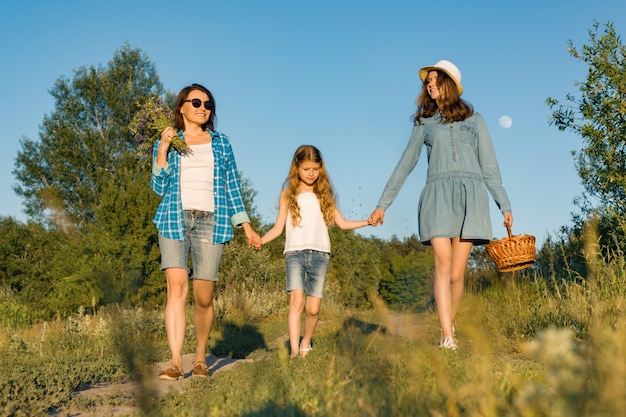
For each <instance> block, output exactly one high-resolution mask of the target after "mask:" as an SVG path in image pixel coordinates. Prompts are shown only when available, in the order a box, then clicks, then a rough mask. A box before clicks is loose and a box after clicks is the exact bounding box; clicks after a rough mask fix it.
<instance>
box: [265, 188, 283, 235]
mask: <svg viewBox="0 0 626 417" xmlns="http://www.w3.org/2000/svg"><path fill="white" fill-rule="evenodd" d="M288 211H289V204H288V202H287V192H286V191H284V190H283V191H282V192H281V193H280V203H279V205H278V216H276V223H274V226H273V227H272V228H271V229H270V230H268V231H267V233H265V235H263V237H262V238H261V244H262V245H265V244H266V243H268V242H271V241H272V240H274V239H276V238H277V237H278V236H280V235H281V234H282V233H283V228H284V227H285V222H286V221H287V212H288Z"/></svg>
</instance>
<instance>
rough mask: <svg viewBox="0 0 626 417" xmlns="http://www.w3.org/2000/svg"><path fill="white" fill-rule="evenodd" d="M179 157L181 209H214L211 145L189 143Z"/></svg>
mask: <svg viewBox="0 0 626 417" xmlns="http://www.w3.org/2000/svg"><path fill="white" fill-rule="evenodd" d="M189 148H190V149H191V153H189V154H187V155H184V156H183V157H182V158H181V159H180V192H181V200H182V203H183V210H191V209H195V210H201V211H214V210H215V201H214V200H213V164H214V160H213V145H212V144H211V143H205V144H202V145H190V146H189Z"/></svg>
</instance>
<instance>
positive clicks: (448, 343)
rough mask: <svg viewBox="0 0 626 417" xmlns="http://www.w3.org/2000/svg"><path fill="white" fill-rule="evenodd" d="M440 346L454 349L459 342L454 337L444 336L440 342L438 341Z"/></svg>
mask: <svg viewBox="0 0 626 417" xmlns="http://www.w3.org/2000/svg"><path fill="white" fill-rule="evenodd" d="M439 347H440V348H445V349H451V350H456V348H457V347H459V342H457V340H456V339H455V338H454V337H450V336H448V337H446V338H444V339H443V341H442V342H441V343H439Z"/></svg>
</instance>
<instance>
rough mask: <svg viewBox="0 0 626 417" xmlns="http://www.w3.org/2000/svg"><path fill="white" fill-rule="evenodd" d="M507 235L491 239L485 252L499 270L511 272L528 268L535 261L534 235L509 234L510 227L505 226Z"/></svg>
mask: <svg viewBox="0 0 626 417" xmlns="http://www.w3.org/2000/svg"><path fill="white" fill-rule="evenodd" d="M506 230H507V232H508V234H509V237H508V238H507V237H505V238H504V239H501V240H492V241H491V242H489V244H488V245H487V253H488V254H489V256H490V257H491V259H492V260H493V261H494V262H495V263H496V265H497V266H498V270H499V271H500V272H512V271H518V270H520V269H524V268H528V267H529V266H531V265H532V264H534V263H535V237H534V236H531V235H517V236H513V235H512V234H511V227H510V226H506Z"/></svg>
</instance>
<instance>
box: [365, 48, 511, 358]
mask: <svg viewBox="0 0 626 417" xmlns="http://www.w3.org/2000/svg"><path fill="white" fill-rule="evenodd" d="M419 76H420V79H421V80H422V90H421V93H420V95H419V97H418V98H417V111H416V113H415V115H414V116H413V121H414V126H413V131H412V133H411V137H410V138H409V142H408V144H407V145H406V148H405V150H404V153H403V154H402V157H401V158H400V161H399V162H398V165H397V166H396V168H395V170H394V171H393V174H391V177H390V178H389V180H388V181H387V185H386V186H385V189H384V191H383V193H382V195H381V197H380V199H379V200H378V204H377V207H376V209H375V210H374V212H373V213H372V214H371V216H370V218H369V220H370V223H371V224H378V222H380V223H381V224H382V223H383V219H384V217H385V210H387V208H388V207H389V206H390V205H391V203H392V202H393V201H394V199H395V198H396V196H397V195H398V193H399V192H400V189H401V188H402V185H403V184H404V182H405V180H406V178H407V177H408V175H409V174H410V173H411V171H412V170H413V168H415V165H416V164H417V161H418V160H419V157H420V153H421V151H422V148H423V147H424V146H426V150H427V153H428V173H427V177H426V185H425V186H424V189H423V190H422V194H421V196H420V199H419V206H418V210H419V214H418V217H419V235H420V241H421V242H422V243H423V244H425V245H430V246H432V248H433V253H434V257H435V273H434V275H435V276H434V295H435V303H436V305H437V314H438V315H439V323H440V324H441V339H440V341H439V346H440V347H442V348H446V349H456V348H457V347H458V340H457V339H456V335H455V331H454V325H453V324H454V318H455V316H456V313H457V311H458V308H459V304H460V302H461V297H462V296H463V289H464V277H465V269H466V268H467V261H468V259H469V255H470V252H471V250H472V246H473V245H482V244H485V243H488V242H489V240H490V239H491V237H492V236H493V235H492V234H491V221H490V218H489V199H488V196H487V191H489V193H490V194H491V196H492V197H493V199H494V200H495V202H496V204H497V205H498V207H499V208H500V211H501V212H502V214H503V216H504V224H505V226H506V225H508V226H512V225H513V215H512V214H511V203H510V202H509V198H508V196H507V193H506V191H505V189H504V187H503V186H502V179H501V176H500V168H499V166H498V161H497V160H496V154H495V151H494V148H493V144H492V142H491V138H490V136H489V132H488V130H487V125H486V123H485V120H484V119H483V117H482V116H481V115H480V114H478V113H475V112H474V109H473V108H472V106H471V105H470V104H469V103H468V102H466V101H465V100H463V99H461V94H463V87H462V85H461V72H460V71H459V69H458V68H457V67H456V66H455V65H454V64H453V63H452V62H450V61H446V60H441V61H439V62H437V63H436V64H435V65H432V66H427V67H424V68H422V69H420V71H419Z"/></svg>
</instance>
